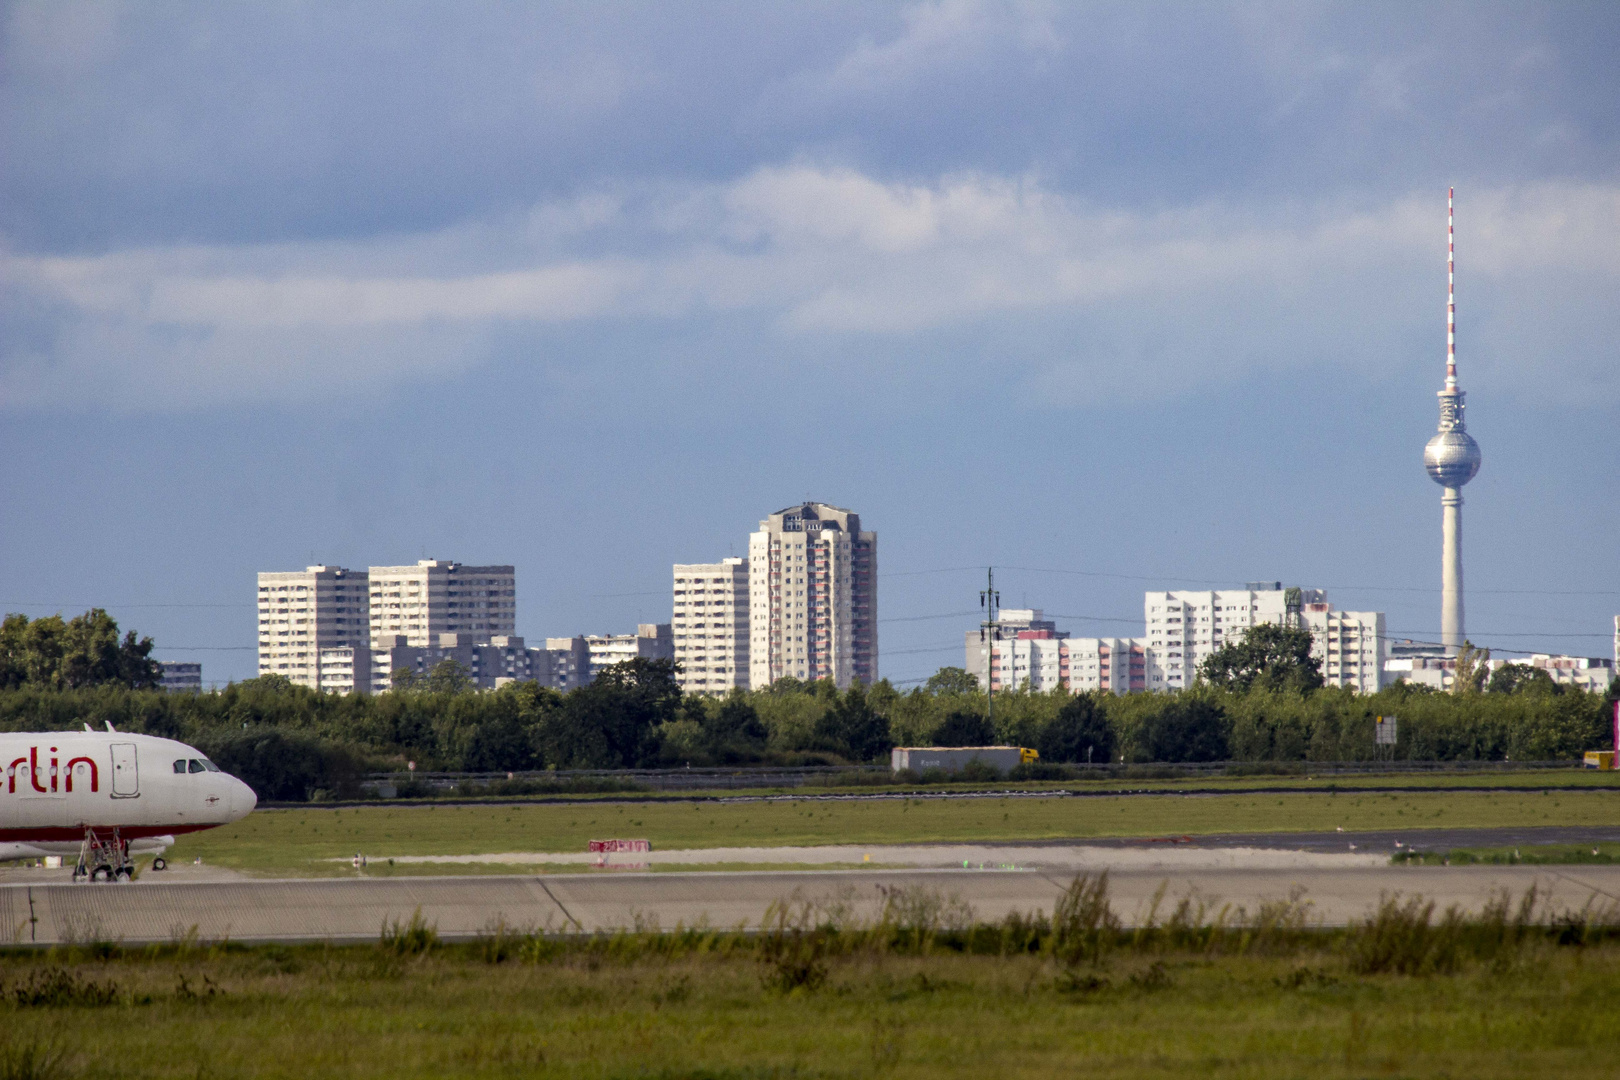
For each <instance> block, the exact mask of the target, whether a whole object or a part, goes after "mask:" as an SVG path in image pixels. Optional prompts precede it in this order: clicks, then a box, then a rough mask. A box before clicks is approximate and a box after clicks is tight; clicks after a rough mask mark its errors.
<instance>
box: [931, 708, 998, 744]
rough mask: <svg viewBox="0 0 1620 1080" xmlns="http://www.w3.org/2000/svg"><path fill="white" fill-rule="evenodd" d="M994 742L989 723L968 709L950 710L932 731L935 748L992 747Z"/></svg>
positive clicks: (994, 736) (992, 729)
mask: <svg viewBox="0 0 1620 1080" xmlns="http://www.w3.org/2000/svg"><path fill="white" fill-rule="evenodd" d="M995 742H996V732H995V729H994V728H992V727H991V726H990V721H988V720H986V719H985V718H984V717H982V716H980V715H979V714H978V713H976V712H972V711H970V710H968V709H952V710H951V711H950V712H948V713H946V714H945V719H944V720H943V721H942V722H941V723H940V725H939V727H937V728H935V729H934V745H935V746H993V745H995Z"/></svg>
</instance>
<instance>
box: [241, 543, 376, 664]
mask: <svg viewBox="0 0 1620 1080" xmlns="http://www.w3.org/2000/svg"><path fill="white" fill-rule="evenodd" d="M369 604H370V597H369V590H368V588H367V576H366V574H365V572H364V571H357V570H346V569H344V568H343V567H341V566H311V567H308V568H306V569H304V570H295V571H288V572H285V573H278V572H271V573H261V574H260V575H259V604H258V607H259V674H260V675H283V676H285V677H286V678H288V679H290V680H291V681H293V682H294V683H296V684H298V685H299V686H307V687H309V688H310V689H312V690H315V689H320V686H321V652H322V650H325V649H336V648H344V647H347V648H362V649H363V648H365V647H366V646H367V645H368V644H369V636H370V614H369V612H370V608H369Z"/></svg>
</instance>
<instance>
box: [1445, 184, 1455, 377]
mask: <svg viewBox="0 0 1620 1080" xmlns="http://www.w3.org/2000/svg"><path fill="white" fill-rule="evenodd" d="M1455 194H1456V189H1455V188H1446V389H1447V390H1455V389H1457V237H1456V234H1455V233H1454V232H1453V231H1452V225H1451V220H1452V219H1451V214H1452V209H1451V201H1452V197H1453V196H1454V195H1455Z"/></svg>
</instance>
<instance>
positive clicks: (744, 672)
mask: <svg viewBox="0 0 1620 1080" xmlns="http://www.w3.org/2000/svg"><path fill="white" fill-rule="evenodd" d="M674 576H675V584H674V596H673V601H674V605H673V615H672V616H671V619H670V626H671V628H672V633H673V635H674V646H675V661H676V663H678V664H679V665H680V673H679V674H678V675H677V676H676V678H677V679H678V680H679V681H680V684H681V690H682V691H683V692H684V693H688V694H724V693H726V692H727V691H729V690H731V689H732V688H733V687H741V688H743V689H744V690H746V689H748V687H749V680H750V664H749V660H748V636H749V620H748V605H749V589H748V560H747V559H742V558H731V559H722V560H721V561H720V562H717V563H676V564H675V570H674Z"/></svg>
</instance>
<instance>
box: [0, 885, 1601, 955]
mask: <svg viewBox="0 0 1620 1080" xmlns="http://www.w3.org/2000/svg"><path fill="white" fill-rule="evenodd" d="M1068 880H1069V878H1068V877H1067V876H1065V875H1062V874H1058V873H1053V872H1051V871H1037V870H1011V871H1007V870H982V871H981V870H963V869H953V870H926V869H905V870H879V869H872V870H847V871H827V870H811V871H776V872H759V871H752V872H742V873H615V872H605V873H603V872H598V873H581V874H544V875H521V876H517V875H514V876H478V877H415V878H402V877H393V878H374V879H350V880H275V881H252V880H246V879H243V880H236V881H189V882H188V881H174V880H172V879H171V880H169V881H161V880H153V876H148V877H147V879H146V880H143V881H139V882H136V883H134V884H129V885H64V884H49V885H7V886H3V887H0V941H9V942H11V943H14V944H19V945H52V944H64V943H72V942H80V943H82V942H90V941H111V942H122V943H124V944H130V945H134V944H145V943H151V942H159V943H161V942H167V941H171V940H178V939H180V938H182V937H184V936H186V935H187V934H188V933H190V932H192V931H193V928H194V932H195V934H196V936H197V938H198V939H200V940H202V941H223V940H233V941H244V942H272V941H279V942H299V941H334V942H341V941H368V940H375V939H376V938H377V936H378V933H379V931H380V930H381V928H382V926H383V924H384V923H385V922H387V921H390V920H393V919H401V920H408V919H409V918H410V917H411V915H412V913H413V912H414V911H416V910H417V909H420V910H421V912H422V915H423V917H424V918H425V919H426V920H427V921H428V922H429V923H432V924H435V925H436V926H437V928H438V931H439V933H440V935H441V936H442V937H444V938H446V939H450V940H456V939H467V938H472V937H475V936H477V935H478V934H480V933H484V932H487V931H488V930H489V929H490V928H492V927H493V926H495V925H496V923H497V922H498V921H504V923H505V924H506V925H507V926H508V927H513V928H517V929H522V930H531V929H532V930H547V931H554V932H567V931H573V932H580V931H585V932H593V931H603V930H613V929H617V928H621V927H623V928H630V927H635V926H642V927H659V928H663V929H670V928H673V927H675V926H676V925H677V924H684V925H686V926H692V925H696V924H705V925H708V926H713V927H717V928H727V929H729V928H733V927H751V926H758V924H759V921H760V918H761V916H762V915H763V914H764V912H765V909H766V908H767V907H768V906H769V905H770V903H771V902H772V901H774V900H779V899H787V898H794V897H797V898H801V899H806V900H827V901H834V900H837V901H842V902H843V903H844V904H846V905H847V906H848V908H849V909H850V910H851V911H852V913H853V914H854V916H855V917H856V918H863V919H870V918H872V917H874V916H875V915H876V914H877V913H878V911H879V909H880V906H881V903H882V898H883V890H884V889H895V888H902V889H904V888H922V889H928V890H932V891H935V892H937V893H939V894H940V895H941V896H944V897H947V898H952V899H954V900H956V901H958V902H959V903H961V904H965V905H967V906H968V907H970V908H971V910H972V914H973V916H974V917H975V918H977V919H981V920H999V919H1001V918H1002V917H1003V916H1005V915H1007V914H1008V913H1010V912H1013V911H1019V912H1025V913H1030V912H1034V911H1038V910H1039V911H1046V912H1050V911H1051V910H1052V908H1053V905H1054V903H1055V902H1056V900H1057V898H1058V896H1059V895H1060V894H1061V893H1062V891H1063V888H1064V887H1065V886H1066V885H1067V883H1068ZM1110 884H1111V895H1112V897H1113V904H1114V909H1115V911H1116V912H1118V914H1119V915H1120V916H1121V918H1123V919H1124V920H1125V921H1126V923H1127V924H1129V925H1134V924H1137V923H1139V922H1140V921H1141V920H1142V918H1143V916H1144V915H1145V913H1146V911H1147V908H1148V904H1149V901H1150V898H1151V897H1152V896H1153V894H1154V892H1155V891H1156V890H1157V889H1159V887H1160V886H1161V885H1165V886H1167V887H1168V892H1169V896H1170V897H1171V898H1172V900H1173V899H1174V898H1176V897H1179V896H1182V895H1186V894H1188V893H1189V892H1191V893H1195V894H1196V895H1197V896H1198V897H1200V898H1201V899H1203V900H1205V901H1207V902H1208V903H1209V904H1210V905H1211V909H1212V910H1218V909H1219V907H1220V906H1221V905H1223V904H1231V905H1234V906H1237V907H1243V908H1246V909H1247V910H1249V911H1254V910H1255V909H1256V907H1257V906H1258V905H1259V904H1260V903H1263V902H1265V901H1267V900H1275V899H1281V898H1284V897H1287V896H1288V895H1289V894H1290V893H1291V892H1293V891H1294V890H1303V894H1304V898H1305V899H1306V900H1308V901H1310V903H1311V905H1312V907H1311V917H1312V919H1313V920H1315V921H1317V922H1320V923H1321V924H1322V925H1326V926H1334V925H1343V924H1345V923H1347V922H1349V921H1351V920H1354V919H1357V918H1360V917H1362V916H1364V915H1365V914H1366V913H1367V912H1368V911H1370V910H1371V909H1372V908H1373V907H1374V906H1375V905H1376V904H1377V903H1378V901H1379V898H1380V896H1381V895H1382V894H1385V893H1391V892H1401V893H1404V894H1407V895H1411V894H1414V893H1421V894H1423V895H1424V896H1426V897H1429V898H1431V899H1433V900H1434V901H1436V904H1437V907H1438V908H1439V909H1444V908H1446V907H1448V906H1450V905H1451V904H1458V905H1461V906H1462V907H1464V908H1466V909H1469V910H1478V909H1479V908H1480V906H1481V905H1483V904H1484V903H1485V902H1486V901H1487V900H1488V899H1489V898H1490V897H1491V896H1492V894H1493V893H1495V892H1497V891H1498V890H1502V889H1507V890H1509V891H1510V892H1512V893H1513V894H1514V895H1515V896H1517V895H1520V894H1522V893H1523V892H1524V890H1525V889H1527V888H1529V887H1530V886H1531V885H1535V886H1536V887H1537V888H1538V889H1539V890H1541V891H1542V892H1543V893H1544V894H1547V895H1548V896H1549V897H1550V900H1551V903H1552V905H1553V907H1554V908H1555V909H1566V908H1580V907H1582V906H1583V905H1585V904H1587V903H1588V902H1589V901H1595V902H1596V903H1598V904H1600V905H1608V904H1613V903H1616V902H1620V866H1589V867H1556V866H1554V867H1548V866H1500V867H1497V866H1469V867H1423V866H1413V867H1406V866H1379V867H1368V866H1352V867H1343V868H1332V869H1324V868H1319V867H1295V868H1281V869H1278V868H1261V869H1232V868H1218V867H1217V868H1203V869H1185V870H1174V869H1170V868H1162V867H1161V868H1154V869H1134V870H1133V869H1119V870H1113V871H1111V875H1110Z"/></svg>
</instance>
